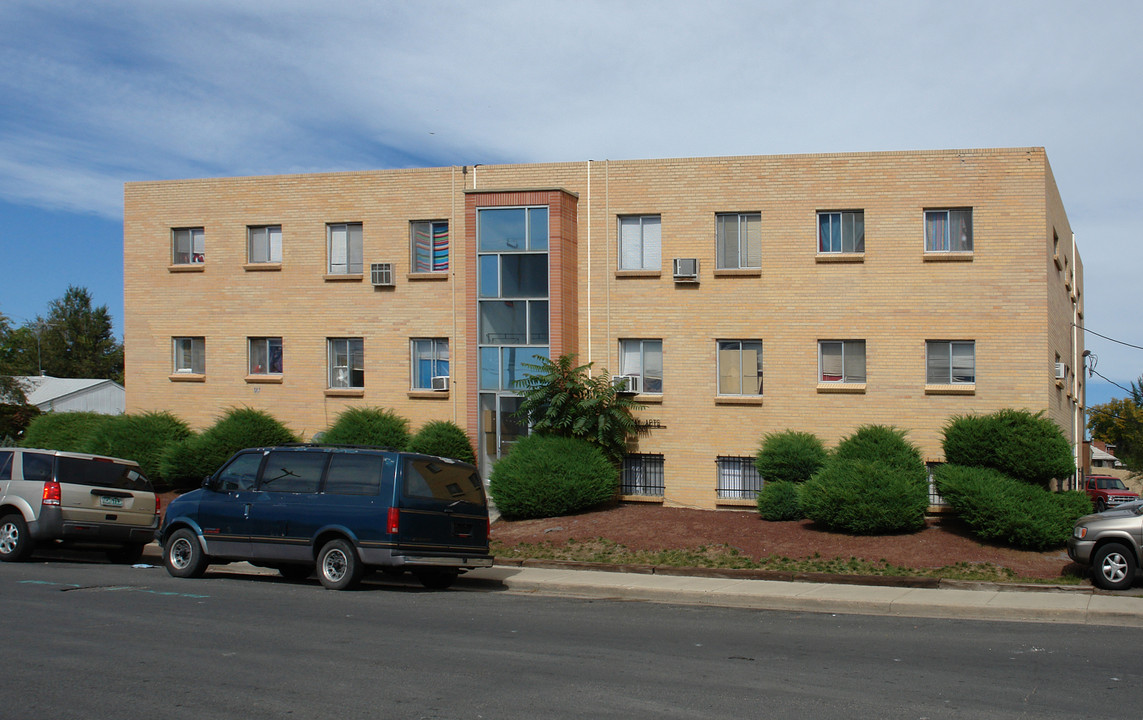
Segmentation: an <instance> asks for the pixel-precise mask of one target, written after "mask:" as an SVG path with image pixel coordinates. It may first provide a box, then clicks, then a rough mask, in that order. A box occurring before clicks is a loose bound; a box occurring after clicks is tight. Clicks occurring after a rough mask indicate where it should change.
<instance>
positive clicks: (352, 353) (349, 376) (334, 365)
mask: <svg viewBox="0 0 1143 720" xmlns="http://www.w3.org/2000/svg"><path fill="white" fill-rule="evenodd" d="M328 343H329V386H330V388H335V389H337V388H363V387H365V341H364V340H363V339H361V338H329V341H328Z"/></svg>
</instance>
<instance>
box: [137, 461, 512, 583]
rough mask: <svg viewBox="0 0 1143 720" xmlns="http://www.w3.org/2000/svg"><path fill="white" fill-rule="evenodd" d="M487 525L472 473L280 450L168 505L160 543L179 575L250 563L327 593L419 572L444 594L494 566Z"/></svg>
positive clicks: (231, 466)
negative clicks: (310, 581)
mask: <svg viewBox="0 0 1143 720" xmlns="http://www.w3.org/2000/svg"><path fill="white" fill-rule="evenodd" d="M488 535H489V519H488V506H487V502H486V500H485V495H484V483H483V482H482V481H481V479H480V474H479V473H478V472H477V469H476V468H475V467H474V466H472V465H469V464H467V463H463V462H460V461H458V460H452V459H449V458H441V457H434V456H431V455H419V454H416V453H408V452H398V451H392V450H384V449H380V448H370V447H348V446H333V445H312V444H305V445H285V446H279V447H266V448H251V449H248V450H241V451H239V452H238V453H236V454H235V455H234V456H233V457H232V458H230V460H229V461H227V463H226V464H225V465H223V466H222V467H221V468H220V469H219V470H218V472H216V473H215V474H214V475H212V476H210V477H208V478H207V479H206V480H205V481H204V482H203V486H202V488H201V489H198V490H194V491H192V492H189V493H187V494H185V495H181V496H179V497H178V498H176V499H175V500H173V501H171V503H170V504H169V505H168V506H167V509H166V513H165V515H164V517H163V524H162V527H161V528H160V530H159V534H158V540H159V542H160V543H161V544H162V546H163V564H164V565H165V566H166V568H167V571H168V572H169V573H170V574H171V575H174V576H175V577H200V576H201V575H202V574H203V573H204V572H205V571H206V568H207V566H208V565H211V564H221V563H227V562H232V561H245V562H249V563H252V564H254V565H258V566H262V567H268V568H274V569H276V570H278V571H279V572H280V573H281V574H282V575H283V576H284V577H286V578H290V579H303V578H306V577H309V575H310V574H311V573H314V572H316V573H317V576H318V579H319V580H321V583H322V585H324V586H325V587H327V588H330V589H332V590H344V589H346V588H350V587H353V586H354V585H356V584H357V582H358V581H359V580H360V579H361V577H362V575H363V574H364V572H365V571H366V570H367V569H378V570H382V571H384V572H386V573H390V574H399V573H402V572H405V571H409V572H412V573H413V574H414V575H415V576H416V577H417V579H418V580H420V581H421V583H422V584H423V585H424V586H425V587H428V588H433V589H444V588H447V587H448V586H449V585H451V584H452V581H453V580H455V579H456V577H457V575H458V574H459V573H462V572H465V571H467V570H469V569H471V568H475V567H489V566H491V565H492V556H491V555H490V554H489V550H488Z"/></svg>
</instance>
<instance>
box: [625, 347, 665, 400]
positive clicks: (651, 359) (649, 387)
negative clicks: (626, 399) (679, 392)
mask: <svg viewBox="0 0 1143 720" xmlns="http://www.w3.org/2000/svg"><path fill="white" fill-rule="evenodd" d="M619 374H620V375H637V376H639V377H641V378H643V383H642V384H643V392H644V393H648V394H651V395H661V394H662V393H663V341H662V340H620V341H619Z"/></svg>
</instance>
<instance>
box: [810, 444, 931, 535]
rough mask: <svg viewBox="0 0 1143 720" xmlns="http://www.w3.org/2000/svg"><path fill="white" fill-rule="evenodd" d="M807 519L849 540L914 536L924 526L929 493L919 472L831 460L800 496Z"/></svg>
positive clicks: (866, 462) (861, 461)
mask: <svg viewBox="0 0 1143 720" xmlns="http://www.w3.org/2000/svg"><path fill="white" fill-rule="evenodd" d="M801 505H802V511H803V512H804V513H805V515H806V517H808V518H809V519H811V520H813V521H814V522H815V523H817V524H819V525H822V526H823V527H826V528H828V529H830V530H837V531H841V532H847V533H852V534H854V535H889V534H893V533H905V532H914V531H917V530H920V529H922V528H923V527H924V526H925V510H926V509H927V508H928V506H929V488H928V482H927V475H926V473H925V472H924V465H922V466H921V472H920V474H919V475H918V473H917V472H916V471H915V470H912V469H908V468H905V467H899V466H897V465H894V464H891V463H887V462H882V461H880V460H872V461H871V460H864V459H853V460H846V459H841V458H838V457H836V456H835V457H833V458H831V459H830V460H829V462H827V463H826V465H825V467H823V468H822V469H821V471H819V472H818V473H817V474H816V475H814V476H813V477H812V478H810V479H809V480H807V481H806V482H805V483H804V485H803V487H802V492H801Z"/></svg>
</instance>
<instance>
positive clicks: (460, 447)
mask: <svg viewBox="0 0 1143 720" xmlns="http://www.w3.org/2000/svg"><path fill="white" fill-rule="evenodd" d="M407 449H408V450H409V452H416V453H424V454H426V455H439V456H440V457H448V458H455V459H457V460H463V461H464V462H466V463H471V464H473V465H475V464H476V453H474V452H473V451H472V443H470V442H469V441H468V435H465V433H464V429H463V428H461V427H460V426H459V425H457V424H456V423H454V422H450V421H448V420H432V421H430V422H427V423H425V424H424V425H423V426H422V427H421V429H420V430H418V431H417V432H416V434H414V435H413V437H412V438H410V439H409V445H408V448H407Z"/></svg>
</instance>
